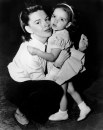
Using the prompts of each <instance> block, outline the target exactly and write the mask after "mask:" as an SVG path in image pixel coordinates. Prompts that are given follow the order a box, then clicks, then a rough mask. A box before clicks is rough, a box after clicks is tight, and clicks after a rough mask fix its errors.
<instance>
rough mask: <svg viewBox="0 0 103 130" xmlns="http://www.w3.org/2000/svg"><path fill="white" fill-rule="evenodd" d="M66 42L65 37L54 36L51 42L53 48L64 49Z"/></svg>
mask: <svg viewBox="0 0 103 130" xmlns="http://www.w3.org/2000/svg"><path fill="white" fill-rule="evenodd" d="M66 43H67V42H66V41H65V39H63V38H61V37H58V36H56V37H55V38H54V40H53V41H52V43H51V44H52V47H53V48H60V49H65V46H66Z"/></svg>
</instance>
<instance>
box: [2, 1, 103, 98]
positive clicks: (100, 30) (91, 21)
mask: <svg viewBox="0 0 103 130" xmlns="http://www.w3.org/2000/svg"><path fill="white" fill-rule="evenodd" d="M38 1H39V0H38ZM39 2H40V1H39ZM54 2H55V3H56V2H60V0H55V1H53V0H42V3H43V4H45V5H47V6H48V7H49V6H52V5H54V4H55V3H54ZM67 2H68V3H70V5H72V6H73V7H74V8H75V9H76V10H77V12H76V13H77V23H78V25H79V26H78V30H77V33H75V38H74V41H76V40H77V41H76V42H78V41H79V38H80V34H81V33H84V34H85V35H86V36H87V37H88V40H89V47H88V50H87V52H86V67H87V71H86V72H85V73H84V77H83V75H82V76H80V78H77V79H78V82H82V85H84V88H92V87H93V86H95V85H94V84H95V82H97V80H98V79H103V78H102V77H103V0H67ZM23 4H24V0H0V76H2V75H5V74H6V66H7V64H8V63H9V62H10V60H11V58H12V57H13V56H14V54H15V53H16V51H17V50H18V47H19V45H20V36H21V29H20V26H19V20H18V13H19V12H20V10H21V9H22V7H23V6H24V5H23ZM81 77H82V78H81ZM81 79H82V80H81ZM76 82H77V81H76ZM101 82H102V81H101ZM102 85H103V84H101V85H100V86H98V85H96V88H97V89H99V87H100V91H98V95H100V93H101V92H103V87H102ZM82 87H83V86H82ZM101 90H102V91H101ZM90 91H92V92H93V91H95V92H94V93H96V90H95V89H94V88H93V89H92V90H90ZM102 94H103V93H102ZM102 94H101V95H102ZM102 98H103V97H102Z"/></svg>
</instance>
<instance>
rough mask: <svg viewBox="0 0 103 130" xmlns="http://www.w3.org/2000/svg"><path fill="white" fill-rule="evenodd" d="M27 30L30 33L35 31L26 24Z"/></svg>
mask: <svg viewBox="0 0 103 130" xmlns="http://www.w3.org/2000/svg"><path fill="white" fill-rule="evenodd" d="M25 30H26V31H27V32H28V33H33V32H32V29H31V28H30V27H29V26H25Z"/></svg>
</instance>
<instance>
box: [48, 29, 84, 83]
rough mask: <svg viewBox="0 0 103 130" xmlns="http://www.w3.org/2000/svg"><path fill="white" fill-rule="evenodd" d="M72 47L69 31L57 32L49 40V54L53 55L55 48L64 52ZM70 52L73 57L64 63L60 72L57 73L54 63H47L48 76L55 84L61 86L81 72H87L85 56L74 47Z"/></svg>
mask: <svg viewBox="0 0 103 130" xmlns="http://www.w3.org/2000/svg"><path fill="white" fill-rule="evenodd" d="M70 45H71V42H70V37H69V32H68V31H67V30H62V31H57V32H55V33H53V35H52V36H51V37H50V38H49V39H48V46H47V52H48V53H51V50H52V49H53V48H59V49H61V50H63V49H66V48H68V47H70ZM70 52H71V56H70V57H69V58H68V59H67V60H66V61H65V62H64V64H63V66H62V68H61V70H59V71H55V67H54V66H53V62H48V63H47V68H48V74H49V75H51V78H53V77H54V79H55V82H56V83H58V84H60V85H61V84H63V83H64V82H65V81H68V80H69V79H71V78H72V77H74V76H75V75H77V74H78V73H79V72H82V71H84V70H85V67H84V61H85V54H84V53H82V52H80V51H78V50H76V49H75V48H74V47H72V48H71V49H70ZM53 68H54V69H53ZM51 69H52V71H51Z"/></svg>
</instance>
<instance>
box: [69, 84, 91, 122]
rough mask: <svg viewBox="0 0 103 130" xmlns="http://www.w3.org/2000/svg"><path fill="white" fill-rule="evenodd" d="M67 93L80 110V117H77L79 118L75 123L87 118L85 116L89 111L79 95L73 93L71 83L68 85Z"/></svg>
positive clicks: (75, 92)
mask: <svg viewBox="0 0 103 130" xmlns="http://www.w3.org/2000/svg"><path fill="white" fill-rule="evenodd" d="M67 92H68V93H69V94H70V95H71V96H72V98H73V99H74V100H75V102H76V103H77V104H78V107H79V109H80V115H79V118H78V119H77V121H80V120H83V119H84V118H85V117H86V116H87V114H88V113H89V112H90V111H91V109H90V108H89V107H88V106H87V105H86V103H85V102H84V101H83V100H82V98H81V97H80V95H79V93H78V92H77V91H75V89H74V87H73V83H72V82H69V83H68V89H67Z"/></svg>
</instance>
